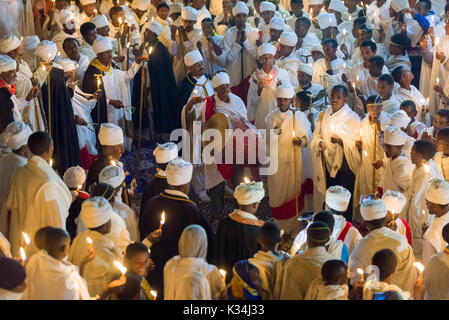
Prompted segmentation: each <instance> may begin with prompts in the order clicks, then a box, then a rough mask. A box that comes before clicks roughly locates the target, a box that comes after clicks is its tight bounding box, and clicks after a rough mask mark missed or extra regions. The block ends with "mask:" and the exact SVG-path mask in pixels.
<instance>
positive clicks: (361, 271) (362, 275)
mask: <svg viewBox="0 0 449 320" xmlns="http://www.w3.org/2000/svg"><path fill="white" fill-rule="evenodd" d="M357 273H358V274H360V276H361V277H362V282H363V281H365V273H364V272H363V270H362V269H360V268H358V269H357Z"/></svg>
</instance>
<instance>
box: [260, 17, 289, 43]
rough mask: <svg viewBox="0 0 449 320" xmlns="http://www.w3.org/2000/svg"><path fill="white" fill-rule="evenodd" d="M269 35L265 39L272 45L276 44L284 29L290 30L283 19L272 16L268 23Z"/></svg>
mask: <svg viewBox="0 0 449 320" xmlns="http://www.w3.org/2000/svg"><path fill="white" fill-rule="evenodd" d="M269 31H270V33H269V37H268V39H267V41H265V42H269V43H271V44H272V45H274V46H276V45H277V44H278V41H279V38H280V36H281V34H282V33H283V32H284V31H286V32H290V31H292V30H291V29H290V27H289V26H288V25H286V24H285V22H284V19H282V18H280V17H273V18H271V21H270V24H269Z"/></svg>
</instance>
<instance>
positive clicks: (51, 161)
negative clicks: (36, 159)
mask: <svg viewBox="0 0 449 320" xmlns="http://www.w3.org/2000/svg"><path fill="white" fill-rule="evenodd" d="M49 164H50V167H53V159H50V163H49Z"/></svg>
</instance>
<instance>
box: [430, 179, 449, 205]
mask: <svg viewBox="0 0 449 320" xmlns="http://www.w3.org/2000/svg"><path fill="white" fill-rule="evenodd" d="M426 200H427V201H429V202H432V203H436V204H440V205H446V204H448V203H449V183H447V182H446V181H445V180H444V179H440V178H437V179H433V180H432V181H431V182H430V188H429V190H428V191H427V194H426Z"/></svg>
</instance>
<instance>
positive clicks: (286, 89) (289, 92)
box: [275, 84, 295, 99]
mask: <svg viewBox="0 0 449 320" xmlns="http://www.w3.org/2000/svg"><path fill="white" fill-rule="evenodd" d="M275 95H276V98H287V99H292V98H293V97H294V95H295V89H294V88H293V87H292V86H291V85H290V84H286V85H280V86H279V87H277V89H276V91H275Z"/></svg>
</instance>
